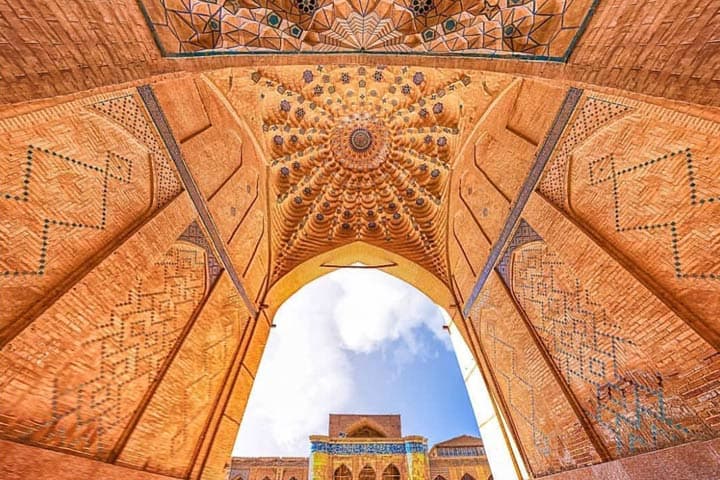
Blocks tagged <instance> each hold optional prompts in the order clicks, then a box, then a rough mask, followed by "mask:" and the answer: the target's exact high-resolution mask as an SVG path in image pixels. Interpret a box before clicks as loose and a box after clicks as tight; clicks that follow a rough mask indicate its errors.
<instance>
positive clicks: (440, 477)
mask: <svg viewBox="0 0 720 480" xmlns="http://www.w3.org/2000/svg"><path fill="white" fill-rule="evenodd" d="M435 480H445V477H443V476H442V475H438V476H437V477H435Z"/></svg>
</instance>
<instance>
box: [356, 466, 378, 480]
mask: <svg viewBox="0 0 720 480" xmlns="http://www.w3.org/2000/svg"><path fill="white" fill-rule="evenodd" d="M358 480H375V470H373V468H372V467H371V466H370V465H365V466H364V467H363V469H362V470H360V475H358Z"/></svg>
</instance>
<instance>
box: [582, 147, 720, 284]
mask: <svg viewBox="0 0 720 480" xmlns="http://www.w3.org/2000/svg"><path fill="white" fill-rule="evenodd" d="M661 162H668V163H669V162H673V163H680V164H685V165H686V167H687V172H686V175H687V182H688V188H687V195H688V196H687V197H686V198H679V199H678V200H679V202H678V203H680V204H690V205H702V204H704V203H706V202H707V203H710V204H711V203H714V202H715V201H717V202H720V189H719V190H717V194H718V195H717V196H705V197H703V198H699V197H698V194H697V184H696V179H695V170H694V167H693V153H692V150H691V149H690V148H686V149H685V150H684V151H678V152H670V153H669V154H665V155H663V156H662V157H658V158H654V159H651V160H648V161H645V162H642V163H639V164H636V165H632V166H628V167H627V168H624V169H622V170H619V169H618V168H617V165H616V162H615V159H614V158H613V156H612V155H610V156H607V157H600V158H598V159H596V160H593V161H591V162H590V163H589V165H588V172H589V182H588V184H589V185H592V186H598V185H602V184H604V183H607V184H609V185H612V187H611V188H612V195H613V205H614V207H615V208H614V213H615V230H616V231H617V232H620V233H621V232H629V231H655V230H666V231H669V232H670V238H669V240H670V243H671V244H672V254H673V258H672V261H673V265H674V266H675V276H676V277H677V278H692V279H696V280H697V279H700V280H720V268H718V270H717V271H710V272H702V271H701V272H686V271H685V270H684V269H683V261H682V258H681V255H680V248H679V234H678V230H679V229H681V228H682V227H683V225H680V224H678V222H676V221H675V219H674V216H673V214H675V213H676V211H673V210H672V208H671V207H672V205H671V204H669V203H668V202H667V201H666V199H664V198H654V196H653V195H650V196H647V197H646V198H643V199H642V201H641V205H642V207H643V208H644V209H646V210H648V211H651V212H652V213H651V215H652V217H654V218H655V219H657V223H654V222H652V221H650V222H644V221H640V222H639V224H638V223H636V222H628V221H627V220H626V219H625V218H622V217H621V212H622V211H623V210H626V209H623V208H622V207H623V205H624V204H625V203H626V201H627V197H628V196H630V195H632V194H638V193H642V191H640V192H638V191H637V190H643V189H644V188H643V187H645V181H644V180H646V178H647V176H648V175H647V170H649V169H651V168H652V167H653V165H655V164H657V163H661ZM663 173H665V172H663ZM626 177H627V178H626ZM665 179H666V181H670V182H673V183H674V179H672V178H668V177H665ZM633 183H635V184H640V189H638V188H634V185H633ZM628 184H630V187H629V188H627V185H628ZM623 187H625V188H623ZM673 190H675V189H673ZM677 190H678V193H681V192H682V190H681V189H677ZM713 193H715V192H713ZM669 207H670V208H669ZM634 213H635V214H637V213H639V212H637V211H635V212H634ZM633 216H634V217H637V215H633ZM633 223H634V224H633ZM703 240H705V241H706V242H708V243H707V244H706V245H707V246H708V247H710V249H712V247H711V244H716V245H720V243H719V242H720V238H719V237H718V236H717V235H712V234H710V235H703ZM667 260H668V261H669V259H667ZM685 263H688V262H685ZM698 266H699V267H702V266H703V265H698ZM704 266H705V267H706V268H707V267H708V265H704ZM717 267H720V263H718V264H717Z"/></svg>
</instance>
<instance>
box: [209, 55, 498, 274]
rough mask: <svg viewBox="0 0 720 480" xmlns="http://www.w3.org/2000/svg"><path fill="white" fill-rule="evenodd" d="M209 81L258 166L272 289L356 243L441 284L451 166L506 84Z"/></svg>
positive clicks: (385, 72) (302, 77)
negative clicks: (262, 172) (264, 170)
mask: <svg viewBox="0 0 720 480" xmlns="http://www.w3.org/2000/svg"><path fill="white" fill-rule="evenodd" d="M208 77H209V78H210V79H211V81H212V82H214V83H215V85H216V86H217V87H218V88H219V90H220V91H221V92H222V93H223V94H224V95H225V96H226V97H227V99H228V101H229V102H230V104H231V105H232V106H233V107H234V109H235V110H236V111H237V112H238V114H242V115H243V118H244V119H245V121H247V122H248V126H249V127H250V128H251V130H252V131H253V133H254V135H255V136H256V138H257V139H258V143H259V144H260V145H262V148H263V150H264V154H265V156H266V161H267V163H268V166H269V181H268V189H269V191H268V194H269V201H270V215H271V223H272V235H271V238H272V240H271V250H272V255H271V256H272V259H273V260H272V264H273V265H272V274H271V281H276V280H277V279H279V278H281V277H282V276H283V275H284V274H286V273H287V272H289V271H290V270H291V269H293V268H294V267H296V266H298V265H300V264H301V263H302V262H304V261H306V260H309V259H310V258H312V257H313V256H314V255H317V254H318V253H321V252H324V251H329V250H332V249H334V248H337V247H341V246H343V245H347V244H350V243H353V242H357V241H360V242H365V243H369V244H371V245H375V246H378V247H381V248H384V249H386V250H389V251H391V252H393V253H396V254H399V255H401V256H403V257H405V258H407V259H409V260H411V261H413V262H415V263H416V264H418V265H420V266H422V267H423V268H425V269H426V270H427V271H429V272H431V273H432V274H434V275H435V276H437V277H438V278H439V279H441V280H443V281H446V282H447V281H448V278H449V269H448V263H447V255H446V250H447V249H446V243H447V222H448V220H447V218H448V192H449V180H450V175H451V169H452V164H453V160H454V159H455V157H456V156H457V154H458V152H459V151H460V150H461V149H462V148H463V146H464V145H466V144H467V141H468V135H469V132H470V131H471V130H472V127H473V126H474V125H475V124H476V122H477V121H478V119H479V118H480V117H481V116H482V114H483V113H484V112H485V111H486V110H487V108H488V106H489V105H490V104H491V103H492V101H493V100H494V99H495V98H496V97H497V95H498V94H499V92H501V91H502V90H503V89H504V88H505V87H506V86H507V85H508V84H509V83H510V82H511V81H512V78H511V77H509V76H507V75H503V74H493V73H488V72H477V71H460V70H440V69H432V68H415V67H386V66H382V65H381V66H358V65H353V66H343V65H338V66H332V67H329V66H297V67H268V68H262V69H259V70H248V69H226V70H220V71H216V72H213V73H210V74H208Z"/></svg>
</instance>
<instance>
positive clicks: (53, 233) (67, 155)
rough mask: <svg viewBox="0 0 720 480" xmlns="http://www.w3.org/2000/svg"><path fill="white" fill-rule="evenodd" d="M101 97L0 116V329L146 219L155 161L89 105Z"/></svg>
mask: <svg viewBox="0 0 720 480" xmlns="http://www.w3.org/2000/svg"><path fill="white" fill-rule="evenodd" d="M101 98H102V97H101ZM97 101H98V98H97V97H94V98H90V99H85V100H80V101H77V102H70V103H62V104H58V105H55V106H51V107H48V108H45V109H41V110H39V111H35V112H32V114H28V115H18V116H15V117H11V118H8V119H5V120H2V121H0V166H1V167H2V168H1V169H0V172H2V173H0V298H5V299H7V300H6V302H5V303H4V305H3V307H4V308H0V330H3V332H2V334H1V335H0V336H2V337H4V338H7V337H9V336H12V330H8V329H9V328H13V329H14V328H17V327H20V326H21V325H20V324H21V323H22V322H25V321H26V320H30V319H32V318H33V316H34V315H37V313H38V312H39V311H41V310H42V308H43V307H45V306H46V303H47V302H50V301H51V300H52V298H53V297H54V295H56V294H57V293H58V292H62V291H63V289H64V288H66V286H65V283H66V282H67V281H68V279H70V278H77V276H78V275H81V274H82V273H83V271H84V270H86V269H87V265H88V263H92V261H97V259H98V258H99V257H98V255H102V254H103V253H102V252H105V251H107V249H108V248H112V246H113V245H115V244H116V243H117V242H118V241H119V240H120V239H121V237H122V235H123V234H124V233H125V232H126V231H127V230H128V229H129V228H131V227H132V226H133V225H137V224H138V223H139V222H142V221H143V219H144V218H146V216H147V215H148V214H149V213H150V212H151V210H152V206H153V204H154V203H155V202H154V201H153V195H152V192H153V191H157V189H154V188H153V184H154V183H156V180H155V178H154V174H155V173H156V172H157V171H158V169H157V166H153V165H152V164H151V162H150V161H149V158H148V150H147V149H146V147H145V146H144V144H140V143H138V142H137V141H136V140H135V139H134V137H133V136H131V135H128V132H127V131H126V130H124V129H120V128H118V127H117V126H116V123H115V122H114V121H112V122H109V121H108V119H107V117H106V116H98V115H97V114H95V113H92V112H93V111H94V110H91V109H89V108H86V107H87V105H88V104H92V103H93V102H97ZM141 118H142V119H143V121H145V120H144V117H141ZM137 122H139V120H136V123H137ZM14 325H16V326H17V327H14Z"/></svg>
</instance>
